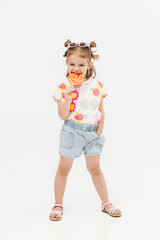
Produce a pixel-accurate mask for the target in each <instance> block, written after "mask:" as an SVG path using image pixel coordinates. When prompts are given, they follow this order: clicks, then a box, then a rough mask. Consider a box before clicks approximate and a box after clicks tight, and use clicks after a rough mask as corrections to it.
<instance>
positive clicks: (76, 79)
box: [68, 73, 84, 85]
mask: <svg viewBox="0 0 160 240" xmlns="http://www.w3.org/2000/svg"><path fill="white" fill-rule="evenodd" d="M83 80H84V79H83V75H82V74H81V73H80V74H74V73H71V74H69V76H68V82H69V83H70V84H71V85H80V84H81V83H82V82H83Z"/></svg>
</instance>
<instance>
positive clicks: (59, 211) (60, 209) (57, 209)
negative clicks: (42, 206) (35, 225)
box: [50, 204, 63, 221]
mask: <svg viewBox="0 0 160 240" xmlns="http://www.w3.org/2000/svg"><path fill="white" fill-rule="evenodd" d="M56 205H61V204H55V205H54V207H53V208H52V210H51V213H50V220H53V221H54V220H60V219H61V218H62V214H63V206H62V205H61V207H60V206H56ZM54 211H55V212H56V213H54Z"/></svg>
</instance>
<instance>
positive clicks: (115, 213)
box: [102, 202, 122, 217]
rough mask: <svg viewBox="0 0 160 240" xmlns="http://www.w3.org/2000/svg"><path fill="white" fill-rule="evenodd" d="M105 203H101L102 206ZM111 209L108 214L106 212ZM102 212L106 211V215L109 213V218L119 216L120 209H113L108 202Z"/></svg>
mask: <svg viewBox="0 0 160 240" xmlns="http://www.w3.org/2000/svg"><path fill="white" fill-rule="evenodd" d="M104 204H105V203H103V204H102V205H104ZM111 208H113V209H112V210H111V211H109V212H108V210H109V209H111ZM103 211H106V212H108V213H110V214H109V215H111V216H113V217H114V216H121V214H122V213H121V211H120V209H118V208H115V207H114V206H113V204H112V203H110V202H108V203H107V205H106V206H105V207H104V208H103Z"/></svg>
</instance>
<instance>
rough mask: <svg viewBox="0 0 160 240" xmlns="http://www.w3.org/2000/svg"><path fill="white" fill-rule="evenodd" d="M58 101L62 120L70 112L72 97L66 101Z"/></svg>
mask: <svg viewBox="0 0 160 240" xmlns="http://www.w3.org/2000/svg"><path fill="white" fill-rule="evenodd" d="M57 101H58V115H59V117H60V118H61V119H62V120H65V119H66V118H67V117H68V115H69V113H70V104H71V102H72V99H71V100H70V99H66V100H65V102H61V101H60V100H57Z"/></svg>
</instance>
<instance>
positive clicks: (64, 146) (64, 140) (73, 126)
mask: <svg viewBox="0 0 160 240" xmlns="http://www.w3.org/2000/svg"><path fill="white" fill-rule="evenodd" d="M97 127H98V124H82V123H78V122H76V121H74V120H69V119H68V120H65V121H64V123H63V125H62V128H61V131H60V141H59V154H60V155H61V156H63V157H67V158H77V157H79V156H81V154H82V151H83V154H84V155H97V154H101V153H102V149H103V145H104V142H105V137H104V135H103V134H97V133H96V130H97Z"/></svg>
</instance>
